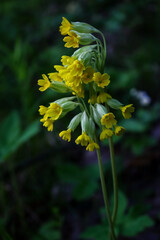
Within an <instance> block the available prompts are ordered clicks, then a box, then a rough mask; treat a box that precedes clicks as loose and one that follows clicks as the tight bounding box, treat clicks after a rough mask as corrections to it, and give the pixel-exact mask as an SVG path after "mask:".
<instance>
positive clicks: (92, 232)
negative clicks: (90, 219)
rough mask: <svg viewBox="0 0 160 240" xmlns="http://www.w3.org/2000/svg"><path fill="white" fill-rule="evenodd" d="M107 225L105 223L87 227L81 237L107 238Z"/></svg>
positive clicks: (101, 239) (95, 239) (97, 239)
mask: <svg viewBox="0 0 160 240" xmlns="http://www.w3.org/2000/svg"><path fill="white" fill-rule="evenodd" d="M108 234H109V233H108V227H107V224H106V225H96V226H93V227H89V228H88V229H87V230H86V231H85V232H83V233H82V234H81V237H82V238H83V239H91V238H92V239H94V240H106V239H108Z"/></svg>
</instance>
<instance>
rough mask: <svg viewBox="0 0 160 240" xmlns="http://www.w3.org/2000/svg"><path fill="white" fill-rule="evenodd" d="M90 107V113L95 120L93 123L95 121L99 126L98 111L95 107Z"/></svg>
mask: <svg viewBox="0 0 160 240" xmlns="http://www.w3.org/2000/svg"><path fill="white" fill-rule="evenodd" d="M91 109H92V115H93V119H94V121H95V123H97V125H98V126H99V127H100V128H101V116H100V114H99V113H98V111H97V110H96V108H95V107H93V106H91Z"/></svg>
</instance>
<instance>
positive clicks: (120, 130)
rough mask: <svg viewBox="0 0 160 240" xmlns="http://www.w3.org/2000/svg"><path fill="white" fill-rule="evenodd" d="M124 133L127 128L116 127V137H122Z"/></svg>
mask: <svg viewBox="0 0 160 240" xmlns="http://www.w3.org/2000/svg"><path fill="white" fill-rule="evenodd" d="M123 133H125V128H124V127H121V126H115V135H116V136H121V135H122V134H123Z"/></svg>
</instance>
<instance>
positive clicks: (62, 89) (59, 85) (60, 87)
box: [50, 81, 71, 93]
mask: <svg viewBox="0 0 160 240" xmlns="http://www.w3.org/2000/svg"><path fill="white" fill-rule="evenodd" d="M50 88H51V89H53V90H54V91H56V92H59V93H67V92H71V89H70V88H69V87H67V86H66V84H65V83H63V82H56V81H52V83H51V85H50Z"/></svg>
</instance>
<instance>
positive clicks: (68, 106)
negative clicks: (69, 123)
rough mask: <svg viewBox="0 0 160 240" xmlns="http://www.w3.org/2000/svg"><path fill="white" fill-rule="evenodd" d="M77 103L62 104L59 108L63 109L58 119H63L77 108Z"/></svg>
mask: <svg viewBox="0 0 160 240" xmlns="http://www.w3.org/2000/svg"><path fill="white" fill-rule="evenodd" d="M79 105H80V104H79V103H75V102H72V101H68V102H66V103H62V104H61V107H62V109H63V111H62V113H61V116H60V118H63V117H64V116H65V115H66V114H67V113H68V112H71V111H73V110H74V109H75V108H76V107H77V106H79Z"/></svg>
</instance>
